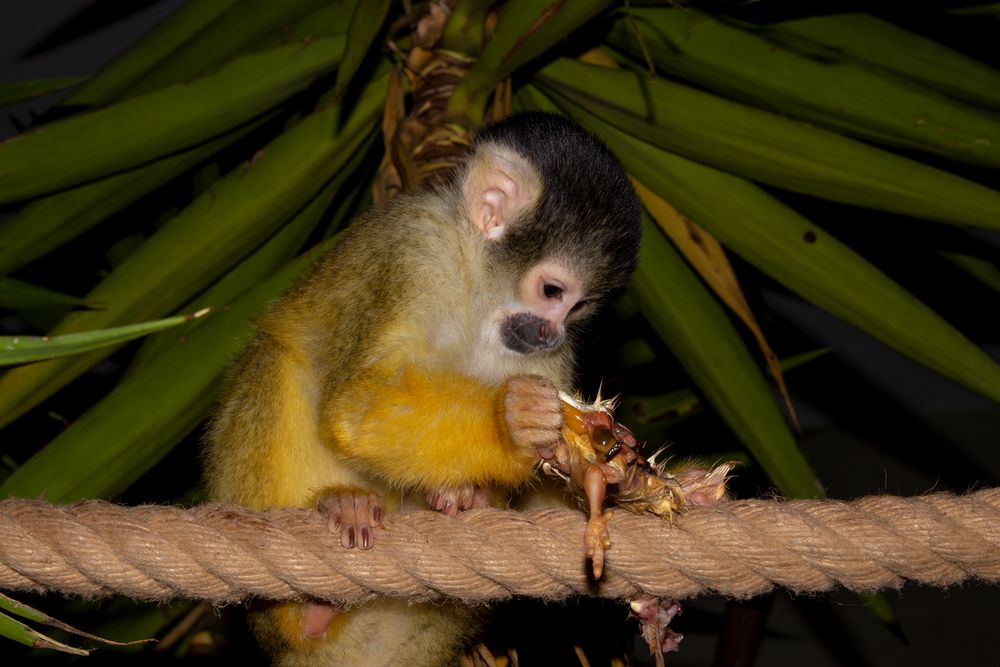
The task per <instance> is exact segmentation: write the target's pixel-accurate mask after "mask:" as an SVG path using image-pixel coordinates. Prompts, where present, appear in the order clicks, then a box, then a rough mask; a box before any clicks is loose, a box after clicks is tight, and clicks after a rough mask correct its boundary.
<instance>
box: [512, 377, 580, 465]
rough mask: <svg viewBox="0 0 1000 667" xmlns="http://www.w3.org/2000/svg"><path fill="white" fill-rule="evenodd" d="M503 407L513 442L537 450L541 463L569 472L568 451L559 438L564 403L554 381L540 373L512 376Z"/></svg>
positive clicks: (560, 435) (524, 447)
mask: <svg viewBox="0 0 1000 667" xmlns="http://www.w3.org/2000/svg"><path fill="white" fill-rule="evenodd" d="M503 407H504V419H505V420H506V422H507V430H508V431H509V433H510V439H511V440H512V441H513V442H514V445H516V446H517V447H520V448H523V449H530V450H532V451H534V452H537V454H538V456H539V457H540V458H541V459H542V461H543V462H546V463H548V464H549V465H551V466H553V467H555V468H558V469H559V470H561V471H563V472H568V471H569V454H568V451H567V449H566V443H565V441H564V440H563V437H562V427H563V405H562V401H561V400H560V399H559V391H558V390H557V389H556V386H555V385H554V384H552V383H551V382H550V381H549V380H546V379H545V378H543V377H541V376H539V375H522V376H519V377H514V378H511V379H510V380H508V381H507V387H506V393H505V394H504V399H503Z"/></svg>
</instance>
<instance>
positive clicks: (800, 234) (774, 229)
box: [567, 107, 1000, 402]
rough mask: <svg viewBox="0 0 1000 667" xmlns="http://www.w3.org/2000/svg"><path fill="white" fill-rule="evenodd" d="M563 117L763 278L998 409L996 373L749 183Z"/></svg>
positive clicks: (867, 268) (884, 280) (951, 331)
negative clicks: (602, 144)
mask: <svg viewBox="0 0 1000 667" xmlns="http://www.w3.org/2000/svg"><path fill="white" fill-rule="evenodd" d="M567 110H568V111H570V113H571V115H572V116H573V117H574V118H575V119H576V120H577V121H578V122H580V123H581V124H583V125H584V126H585V127H587V128H588V129H590V130H591V131H592V132H594V133H595V134H597V135H598V136H600V137H601V138H602V139H604V140H605V141H606V142H607V143H608V145H609V146H610V147H611V148H612V150H614V151H615V153H616V155H618V158H619V159H620V160H621V161H622V163H623V164H624V165H625V167H626V169H628V170H629V172H631V174H632V175H633V176H635V177H636V178H637V179H638V180H639V181H641V182H642V183H644V184H645V185H646V186H647V187H649V188H650V189H652V190H653V191H655V192H656V193H657V194H659V195H660V196H661V197H663V198H664V199H666V200H667V201H669V202H670V203H671V204H672V205H673V206H675V207H676V208H677V209H679V210H680V211H682V212H683V213H684V214H685V215H687V216H688V217H690V218H691V219H692V220H694V221H695V222H697V223H698V224H699V225H701V226H703V227H705V228H706V229H707V230H708V231H709V232H710V233H711V234H712V235H713V236H715V237H716V238H717V239H719V241H720V242H722V244H723V245H725V246H726V247H727V248H729V249H731V250H732V251H734V252H736V253H737V254H738V255H740V256H741V257H743V258H744V259H745V260H747V261H748V262H750V263H751V264H753V265H754V266H756V267H757V268H759V269H760V270H761V271H763V272H764V273H766V274H768V275H770V276H771V277H772V278H774V279H775V280H777V281H778V282H779V283H781V284H783V285H785V286H786V287H788V288H789V289H791V290H793V291H795V292H797V293H798V294H800V295H801V296H803V297H804V298H805V299H807V300H808V301H810V302H812V303H815V304H816V305H818V306H819V307H821V308H823V309H825V310H827V311H829V312H831V313H833V314H834V315H836V316H837V317H840V318H841V319H843V320H844V321H846V322H849V323H851V324H853V325H854V326H856V327H858V328H860V329H862V330H864V331H866V332H868V333H869V334H870V335H872V336H873V337H875V338H877V339H879V340H881V341H882V342H884V343H886V344H887V345H889V346H891V347H893V348H894V349H896V350H898V351H899V352H901V353H903V354H905V355H907V356H909V357H910V358H912V359H914V360H915V361H917V362H918V363H921V364H923V365H925V366H927V367H928V368H930V369H931V370H933V371H935V372H937V373H940V374H941V375H944V376H945V377H949V378H951V379H953V380H955V381H956V382H959V383H961V384H963V385H965V386H966V387H968V388H969V389H972V390H973V391H975V392H978V393H980V394H982V395H983V396H986V397H987V398H990V399H992V400H994V401H998V402H1000V366H998V365H997V364H996V363H995V362H994V361H993V360H992V359H991V358H990V357H989V356H988V355H987V354H986V353H984V352H983V351H982V350H980V349H979V348H978V347H976V346H975V345H974V344H973V343H972V342H971V341H969V340H968V339H967V338H966V337H965V336H963V335H962V334H961V333H960V332H959V331H958V330H956V329H955V328H954V327H953V326H951V325H950V324H949V323H948V322H947V321H945V320H944V319H942V318H941V317H939V316H938V315H937V314H935V313H934V312H933V311H932V310H931V309H930V308H928V307H927V306H925V305H924V304H923V303H921V302H920V301H918V300H917V299H916V298H914V297H913V295H911V294H910V293H909V292H907V291H906V290H904V289H903V288H901V287H900V286H899V285H897V284H896V283H895V282H893V281H892V280H891V279H889V278H888V277H887V276H886V275H885V274H883V273H882V272H881V271H879V270H878V269H876V268H875V267H874V266H872V265H871V264H869V263H868V262H867V261H866V260H865V259H863V258H862V257H861V256H859V255H858V254H857V253H855V252H854V251H852V250H851V249H849V248H848V247H847V246H845V245H844V244H842V243H840V242H839V241H837V239H835V238H833V237H832V236H830V235H829V234H827V233H826V232H825V231H824V230H821V229H819V228H817V227H816V226H814V225H812V224H811V223H810V222H809V221H808V220H806V219H804V218H803V217H802V216H800V215H799V214H798V213H796V212H795V211H793V210H791V209H790V208H788V207H786V206H785V205H783V204H781V203H780V202H779V201H777V200H776V199H774V198H773V197H771V196H770V195H769V194H767V193H766V192H764V190H762V189H761V188H759V187H758V186H756V185H754V184H753V183H750V182H749V181H745V180H743V179H741V178H738V177H735V176H732V175H730V174H726V173H724V172H721V171H718V170H715V169H712V168H711V167H707V166H705V165H701V164H698V163H696V162H692V161H690V160H686V159H684V158H681V157H679V156H677V155H673V154H671V153H667V152H665V151H662V150H660V149H658V148H656V147H654V146H652V145H650V144H647V143H644V142H642V141H639V140H638V139H635V138H633V137H630V136H628V135H626V134H623V133H622V132H619V131H618V130H615V129H613V128H612V127H611V126H609V125H607V124H605V123H603V122H600V121H598V120H597V119H595V118H594V117H593V116H590V115H589V114H587V113H586V112H584V111H583V110H582V109H579V108H578V107H567ZM720 192H724V193H726V196H725V197H720V196H719V193H720Z"/></svg>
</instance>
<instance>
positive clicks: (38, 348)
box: [0, 308, 209, 366]
mask: <svg viewBox="0 0 1000 667" xmlns="http://www.w3.org/2000/svg"><path fill="white" fill-rule="evenodd" d="M208 312H209V310H208V309H207V308H206V309H204V310H200V311H198V312H197V313H194V314H192V315H178V316H177V317H168V318H165V319H162V320H154V321H152V322H141V323H139V324H128V325H125V326H121V327H112V328H110V329H98V330H95V331H81V332H80V333H72V334H63V335H61V336H0V366H12V365H14V364H25V363H28V362H31V361H41V360H42V359H53V358H56V357H65V356H69V355H73V354H82V353H83V352H89V351H90V350H98V349H100V348H102V347H108V346H111V345H121V344H122V343H126V342H128V341H130V340H134V339H136V338H140V337H142V336H146V335H148V334H151V333H154V332H156V331H162V330H163V329H167V328H170V327H176V326H178V325H181V324H184V323H185V322H187V321H188V320H191V319H193V318H197V317H201V316H203V315H207V314H208Z"/></svg>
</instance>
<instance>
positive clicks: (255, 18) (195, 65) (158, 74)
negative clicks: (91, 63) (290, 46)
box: [124, 0, 330, 97]
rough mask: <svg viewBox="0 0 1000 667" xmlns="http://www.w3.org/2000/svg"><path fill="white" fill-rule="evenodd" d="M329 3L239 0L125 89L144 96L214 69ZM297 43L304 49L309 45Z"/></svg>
mask: <svg viewBox="0 0 1000 667" xmlns="http://www.w3.org/2000/svg"><path fill="white" fill-rule="evenodd" d="M329 2H330V0H281V1H280V2H274V0H239V2H236V3H231V4H230V6H228V7H226V8H225V9H224V11H222V12H221V13H219V14H218V15H217V16H216V17H214V18H213V19H212V21H211V22H209V23H207V24H205V25H204V26H203V27H201V28H200V29H199V30H198V31H197V32H196V33H194V34H193V35H192V36H191V37H190V38H189V39H188V40H187V41H185V42H184V44H183V45H182V46H181V47H180V48H178V49H175V50H174V51H173V52H172V53H170V55H169V56H168V57H166V58H164V59H162V60H160V61H159V62H157V63H156V64H155V66H154V67H151V68H150V69H149V70H148V71H146V72H145V73H144V74H143V76H142V78H140V79H137V80H136V81H135V82H134V85H132V86H130V87H129V88H128V89H127V90H125V91H124V96H126V97H135V96H136V95H144V94H146V93H150V92H153V91H155V90H161V89H163V88H166V87H168V86H171V85H173V84H175V83H181V82H184V81H191V80H192V79H195V78H196V77H199V76H202V75H204V74H207V73H208V72H212V71H213V70H215V69H216V68H217V67H218V66H219V65H220V64H221V63H224V62H225V61H226V60H228V59H229V58H232V57H234V56H236V55H239V54H240V53H252V52H253V51H255V50H260V49H261V48H267V42H269V41H270V40H268V37H269V36H270V35H273V34H276V33H281V32H282V31H283V30H284V29H285V28H286V27H287V25H288V23H289V22H292V21H294V20H295V19H296V18H298V17H299V16H301V15H303V14H305V13H306V12H310V11H312V10H314V9H316V8H318V7H322V6H324V5H326V4H328V3H329ZM193 4H197V3H193ZM261 44H264V46H261ZM294 46H297V47H298V48H300V49H301V48H304V47H306V46H307V44H302V43H300V44H296V45H294Z"/></svg>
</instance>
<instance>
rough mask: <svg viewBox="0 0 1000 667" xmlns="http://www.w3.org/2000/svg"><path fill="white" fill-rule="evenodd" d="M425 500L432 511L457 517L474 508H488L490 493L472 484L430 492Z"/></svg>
mask: <svg viewBox="0 0 1000 667" xmlns="http://www.w3.org/2000/svg"><path fill="white" fill-rule="evenodd" d="M424 498H425V499H426V500H427V506H428V507H430V508H431V509H432V510H437V511H438V512H441V513H442V514H445V515H447V516H456V515H457V514H458V513H459V512H464V511H465V510H469V509H472V508H473V507H488V506H489V499H490V493H489V490H488V489H486V488H485V487H482V486H476V485H475V484H470V485H468V486H463V487H459V488H455V489H437V490H434V491H429V492H428V493H427V494H426V495H425V496H424Z"/></svg>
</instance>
